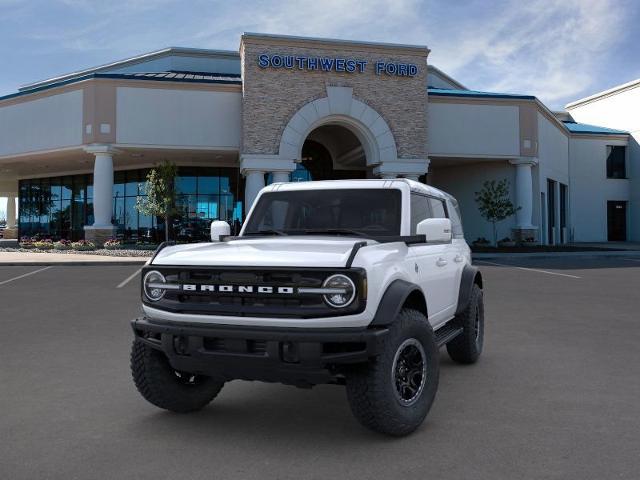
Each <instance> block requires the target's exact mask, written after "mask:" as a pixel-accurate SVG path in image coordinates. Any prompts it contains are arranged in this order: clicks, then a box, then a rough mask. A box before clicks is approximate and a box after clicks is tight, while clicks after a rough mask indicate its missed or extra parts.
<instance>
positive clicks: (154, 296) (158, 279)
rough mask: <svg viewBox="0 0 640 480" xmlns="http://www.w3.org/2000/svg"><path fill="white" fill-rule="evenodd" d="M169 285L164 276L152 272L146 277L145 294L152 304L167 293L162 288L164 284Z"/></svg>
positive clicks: (154, 271) (144, 283)
mask: <svg viewBox="0 0 640 480" xmlns="http://www.w3.org/2000/svg"><path fill="white" fill-rule="evenodd" d="M165 283H167V281H166V280H165V278H164V276H163V275H162V274H161V273H160V272H158V271H156V270H152V271H150V272H148V273H147V274H146V275H145V276H144V282H143V285H144V294H145V295H146V297H147V298H148V299H149V300H151V301H152V302H157V301H158V300H160V299H161V298H162V297H164V294H165V292H166V289H164V288H162V286H163V284H165Z"/></svg>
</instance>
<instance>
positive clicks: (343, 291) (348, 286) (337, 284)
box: [322, 274, 356, 308]
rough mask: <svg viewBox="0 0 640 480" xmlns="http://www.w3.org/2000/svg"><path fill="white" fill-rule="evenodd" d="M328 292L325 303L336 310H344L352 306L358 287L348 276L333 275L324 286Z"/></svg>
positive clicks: (325, 295)
mask: <svg viewBox="0 0 640 480" xmlns="http://www.w3.org/2000/svg"><path fill="white" fill-rule="evenodd" d="M322 288H323V289H325V290H327V293H325V294H324V295H323V297H324V301H325V302H327V303H328V304H329V305H331V306H332V307H334V308H343V307H346V306H348V305H350V304H351V302H353V299H354V298H355V296H356V286H355V285H354V284H353V281H351V279H350V278H349V277H347V276H346V275H341V274H337V275H331V276H330V277H329V278H327V279H326V280H325V281H324V283H323V284H322Z"/></svg>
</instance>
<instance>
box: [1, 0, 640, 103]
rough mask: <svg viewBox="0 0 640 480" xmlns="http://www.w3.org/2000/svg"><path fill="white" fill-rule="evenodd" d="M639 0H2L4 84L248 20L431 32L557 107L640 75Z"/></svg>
mask: <svg viewBox="0 0 640 480" xmlns="http://www.w3.org/2000/svg"><path fill="white" fill-rule="evenodd" d="M639 20H640V2H637V1H633V0H562V1H554V0H527V1H522V0H501V1H489V0H484V1H479V0H475V1H474V0H462V1H455V0H448V1H444V0H440V1H435V0H432V1H413V0H366V1H363V0H353V1H352V0H321V1H318V0H312V1H292V0H280V1H266V0H265V1H228V0H227V1H215V0H208V1H205V0H191V1H173V0H126V1H122V0H108V1H93V0H47V1H24V0H0V61H1V62H2V68H1V69H0V94H4V93H11V92H13V91H15V90H16V88H17V87H18V86H19V85H20V84H23V83H29V82H31V81H35V80H40V79H44V78H48V77H51V76H55V75H57V74H61V73H65V72H69V71H73V70H77V69H81V68H84V67H90V66H95V65H99V64H101V63H106V62H109V61H111V60H117V59H121V58H126V57H128V56H131V55H135V54H139V53H143V52H147V51H152V50H157V49H160V48H163V47H166V46H188V47H202V48H221V49H231V50H236V49H237V48H238V42H239V36H240V34H241V33H242V32H243V31H254V32H268V33H282V34H292V35H309V36H326V37H337V38H347V39H360V40H374V41H375V40H378V41H385V42H400V43H415V44H425V45H427V46H429V47H430V48H431V50H432V53H431V55H430V58H429V61H430V63H432V64H434V65H436V66H438V67H439V68H441V69H442V70H444V71H446V72H447V73H449V74H451V75H452V76H454V77H455V78H457V79H458V80H459V81H461V82H462V83H463V84H464V85H466V86H467V87H469V88H472V89H479V90H490V91H491V90H492V91H503V92H516V93H527V94H535V95H537V96H538V97H539V98H540V99H541V100H542V101H543V102H544V103H545V104H547V105H548V106H549V107H550V108H554V109H556V108H560V107H562V106H563V105H564V104H565V103H566V102H568V101H571V100H574V99H577V98H580V97H582V96H585V95H588V94H591V93H594V92H596V91H599V90H602V89H605V88H608V87H611V86H614V85H617V84H620V83H624V82H627V81H630V80H632V79H635V78H638V77H640V61H638V60H640V59H639V57H638V49H637V47H636V48H635V49H634V46H637V45H639V44H640V27H639V26H638V25H640V22H639Z"/></svg>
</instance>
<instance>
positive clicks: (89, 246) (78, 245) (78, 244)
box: [71, 240, 96, 251]
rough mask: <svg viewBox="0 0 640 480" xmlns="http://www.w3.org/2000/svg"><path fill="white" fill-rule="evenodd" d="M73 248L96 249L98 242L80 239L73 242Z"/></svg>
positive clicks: (82, 249)
mask: <svg viewBox="0 0 640 480" xmlns="http://www.w3.org/2000/svg"><path fill="white" fill-rule="evenodd" d="M71 248H73V249H74V250H78V251H90V250H95V249H96V244H95V243H93V242H90V241H88V240H78V241H77V242H72V243H71Z"/></svg>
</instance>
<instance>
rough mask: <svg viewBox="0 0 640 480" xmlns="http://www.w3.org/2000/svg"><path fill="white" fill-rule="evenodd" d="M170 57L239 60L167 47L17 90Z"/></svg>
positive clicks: (235, 55)
mask: <svg viewBox="0 0 640 480" xmlns="http://www.w3.org/2000/svg"><path fill="white" fill-rule="evenodd" d="M171 55H189V56H216V57H231V58H238V59H239V58H240V54H239V53H238V52H234V51H230V50H209V49H204V48H185V47H167V48H163V49H161V50H156V51H153V52H148V53H143V54H140V55H136V56H135V57H130V58H125V59H123V60H116V61H115V62H110V63H106V64H104V65H99V66H97V67H91V68H85V69H83V70H78V71H76V72H71V73H67V74H64V75H60V76H58V77H53V78H49V79H46V80H40V81H37V82H33V83H29V84H26V85H22V86H21V87H20V88H19V89H18V90H19V91H23V90H31V89H34V88H38V87H41V86H44V85H48V84H51V83H58V82H61V81H65V80H69V79H71V78H75V77H81V76H85V75H89V74H92V73H99V72H103V71H104V70H113V69H114V68H122V67H126V66H130V65H135V64H138V63H142V62H148V61H149V60H153V59H156V58H161V57H167V56H171Z"/></svg>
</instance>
